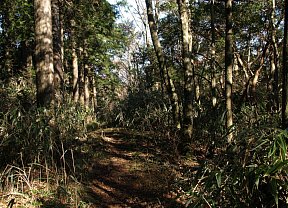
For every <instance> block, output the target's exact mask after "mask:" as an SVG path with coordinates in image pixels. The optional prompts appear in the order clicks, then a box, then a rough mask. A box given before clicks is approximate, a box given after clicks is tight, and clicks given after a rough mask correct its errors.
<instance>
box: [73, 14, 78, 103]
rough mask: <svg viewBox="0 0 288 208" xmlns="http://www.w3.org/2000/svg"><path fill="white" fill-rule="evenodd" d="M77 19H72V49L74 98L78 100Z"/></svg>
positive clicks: (75, 100)
mask: <svg viewBox="0 0 288 208" xmlns="http://www.w3.org/2000/svg"><path fill="white" fill-rule="evenodd" d="M75 24H76V23H75V20H73V19H72V20H71V27H72V28H71V50H72V77H73V78H72V84H73V86H72V87H73V88H72V89H73V100H74V102H78V100H79V79H78V71H79V66H78V55H77V52H76V45H77V44H76V40H75Z"/></svg>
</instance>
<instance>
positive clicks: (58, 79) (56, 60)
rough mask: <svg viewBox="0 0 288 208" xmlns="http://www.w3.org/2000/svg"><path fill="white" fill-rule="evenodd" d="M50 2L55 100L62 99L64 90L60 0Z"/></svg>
mask: <svg viewBox="0 0 288 208" xmlns="http://www.w3.org/2000/svg"><path fill="white" fill-rule="evenodd" d="M51 1H52V2H51V3H52V30H53V65H54V72H55V73H54V85H55V98H56V101H58V102H59V101H62V100H63V96H64V92H63V90H64V89H63V87H64V70H63V59H62V56H63V55H62V53H63V50H62V48H63V42H62V39H63V37H62V35H63V34H62V33H61V30H62V28H61V26H63V24H62V23H61V21H62V19H60V2H59V0H51Z"/></svg>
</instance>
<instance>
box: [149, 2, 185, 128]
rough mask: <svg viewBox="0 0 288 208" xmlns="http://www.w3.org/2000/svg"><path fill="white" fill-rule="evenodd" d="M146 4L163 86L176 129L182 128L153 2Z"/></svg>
mask: <svg viewBox="0 0 288 208" xmlns="http://www.w3.org/2000/svg"><path fill="white" fill-rule="evenodd" d="M145 3H146V9H147V18H148V24H149V29H150V33H151V38H152V42H153V46H154V50H155V53H156V56H157V60H158V64H159V69H160V74H161V78H162V86H163V85H164V86H165V88H166V90H167V93H168V97H169V99H170V102H171V106H172V111H173V112H172V114H173V120H174V124H175V126H176V128H180V127H181V124H180V108H179V99H178V95H177V92H176V89H175V86H174V83H173V80H172V79H171V76H170V74H169V69H168V67H167V63H166V58H165V54H164V53H163V50H162V46H161V43H160V40H159V37H158V33H157V27H156V21H155V18H154V14H153V7H152V1H151V0H145ZM162 89H163V87H162Z"/></svg>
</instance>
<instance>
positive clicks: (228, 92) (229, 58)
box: [225, 0, 233, 143]
mask: <svg viewBox="0 0 288 208" xmlns="http://www.w3.org/2000/svg"><path fill="white" fill-rule="evenodd" d="M232 2H233V0H226V3H225V11H226V35H225V96H226V128H227V130H228V135H227V140H228V143H231V142H232V141H233V132H232V129H231V128H232V126H233V111H232V83H233V79H232V78H233V76H232V75H233V39H232V35H233V34H232Z"/></svg>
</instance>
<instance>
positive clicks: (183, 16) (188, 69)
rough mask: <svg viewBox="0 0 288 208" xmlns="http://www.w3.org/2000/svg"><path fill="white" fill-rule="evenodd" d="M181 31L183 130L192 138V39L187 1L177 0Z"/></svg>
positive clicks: (185, 134) (186, 135)
mask: <svg viewBox="0 0 288 208" xmlns="http://www.w3.org/2000/svg"><path fill="white" fill-rule="evenodd" d="M177 4H178V11H179V15H180V20H181V31H182V61H183V66H184V101H183V132H184V136H185V137H188V138H189V139H191V138H192V133H193V92H194V85H193V66H192V60H191V55H192V54H191V53H192V51H191V50H192V46H191V45H192V41H191V39H192V38H191V33H190V29H189V15H188V8H187V7H188V1H187V0H177Z"/></svg>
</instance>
